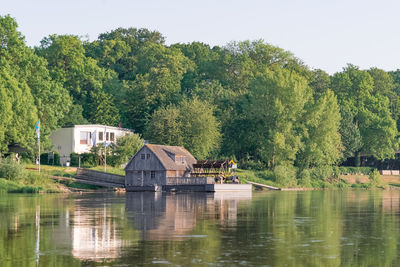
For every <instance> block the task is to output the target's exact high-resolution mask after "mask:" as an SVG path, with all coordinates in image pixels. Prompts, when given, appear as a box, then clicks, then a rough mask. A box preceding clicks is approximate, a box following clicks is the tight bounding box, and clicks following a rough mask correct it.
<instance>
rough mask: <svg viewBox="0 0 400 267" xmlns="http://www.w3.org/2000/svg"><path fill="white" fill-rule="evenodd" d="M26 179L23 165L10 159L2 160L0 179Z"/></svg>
mask: <svg viewBox="0 0 400 267" xmlns="http://www.w3.org/2000/svg"><path fill="white" fill-rule="evenodd" d="M25 177H26V171H25V168H24V167H23V165H20V164H18V163H17V162H15V161H12V160H10V159H3V160H2V161H1V163H0V178H5V179H7V180H19V179H23V178H25Z"/></svg>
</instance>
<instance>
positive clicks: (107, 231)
mask: <svg viewBox="0 0 400 267" xmlns="http://www.w3.org/2000/svg"><path fill="white" fill-rule="evenodd" d="M109 213H110V212H109V211H108V209H107V207H106V205H105V204H103V205H102V207H99V208H95V209H93V208H90V209H89V208H86V207H82V206H79V205H77V206H75V211H74V216H73V218H72V223H73V227H72V230H71V235H72V255H73V256H74V257H75V258H79V259H85V260H99V259H110V258H118V257H119V256H120V248H121V247H122V241H121V239H120V236H119V235H118V234H117V222H116V220H113V219H112V217H111V216H109V215H110V214H109Z"/></svg>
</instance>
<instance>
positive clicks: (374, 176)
mask: <svg viewBox="0 0 400 267" xmlns="http://www.w3.org/2000/svg"><path fill="white" fill-rule="evenodd" d="M368 178H369V183H370V185H371V187H378V186H381V185H382V176H381V174H380V173H379V171H378V170H374V171H372V172H371V173H370V174H369V176H368Z"/></svg>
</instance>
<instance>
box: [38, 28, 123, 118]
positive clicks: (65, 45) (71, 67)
mask: <svg viewBox="0 0 400 267" xmlns="http://www.w3.org/2000/svg"><path fill="white" fill-rule="evenodd" d="M36 53H37V54H38V55H40V56H43V57H45V58H46V59H47V61H48V63H49V69H50V74H51V76H52V78H53V79H54V80H56V81H58V82H59V83H61V84H62V85H63V86H64V87H65V88H66V89H67V90H68V91H69V93H70V95H71V96H72V98H73V102H74V106H75V107H76V109H75V110H71V112H70V114H69V115H68V117H74V118H75V119H74V121H78V122H84V121H85V119H86V120H88V121H89V122H92V123H94V122H97V121H102V122H104V123H105V122H110V123H113V124H115V122H114V120H113V119H112V120H110V117H109V116H108V115H107V112H115V111H116V110H115V106H114V103H112V101H110V99H112V98H111V97H109V96H108V93H105V92H104V91H105V90H104V85H105V84H108V85H112V84H114V85H116V86H119V83H112V82H111V81H112V80H115V79H117V77H116V74H115V73H114V72H113V71H109V70H106V69H103V68H100V67H99V66H98V65H97V61H96V60H95V59H93V58H89V57H86V55H85V49H84V46H83V43H82V41H81V40H80V39H79V38H78V37H77V36H73V35H50V36H49V37H46V38H44V39H43V40H42V41H41V46H40V47H38V48H36ZM108 90H110V91H112V90H113V89H112V88H108ZM94 94H101V95H102V96H106V95H107V97H104V98H100V97H97V98H96V97H95V96H94ZM94 98H95V99H96V101H94V100H93V99H94ZM102 101H104V102H102ZM94 104H96V105H97V106H101V107H97V106H96V107H94V106H93V105H94ZM78 106H81V107H82V111H83V113H82V116H83V117H84V118H85V119H83V117H82V116H79V114H77V111H78V110H81V108H79V107H78ZM107 109H110V111H106V110H107ZM100 110H101V112H100ZM111 110H112V111H111ZM96 111H99V112H98V113H96ZM105 112H106V113H105ZM116 115H117V116H116V117H117V118H118V117H119V115H118V114H116ZM102 116H106V117H104V118H103V117H102ZM68 121H70V119H69V118H68V119H66V120H65V121H64V123H65V124H67V123H69V122H68Z"/></svg>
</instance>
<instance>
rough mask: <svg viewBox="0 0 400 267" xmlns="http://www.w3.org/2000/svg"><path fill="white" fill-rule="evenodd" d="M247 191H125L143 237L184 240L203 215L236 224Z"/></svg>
mask: <svg viewBox="0 0 400 267" xmlns="http://www.w3.org/2000/svg"><path fill="white" fill-rule="evenodd" d="M250 199H251V192H246V193H235V194H233V193H201V192H196V193H190V194H188V193H181V194H180V193H177V194H174V193H172V194H171V193H162V192H134V193H133V192H132V193H127V194H126V205H125V206H126V216H127V217H128V219H129V220H130V221H131V222H132V225H133V227H134V228H135V229H137V230H140V231H141V232H142V235H141V238H142V239H143V240H183V239H185V238H190V237H202V236H199V235H196V236H193V235H190V232H191V231H192V230H193V229H194V228H195V227H196V222H197V220H198V219H199V216H201V217H202V218H203V219H204V215H206V218H207V219H218V220H219V221H220V223H221V225H225V226H234V225H235V224H236V220H237V212H238V204H239V202H241V201H249V200H250Z"/></svg>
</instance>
